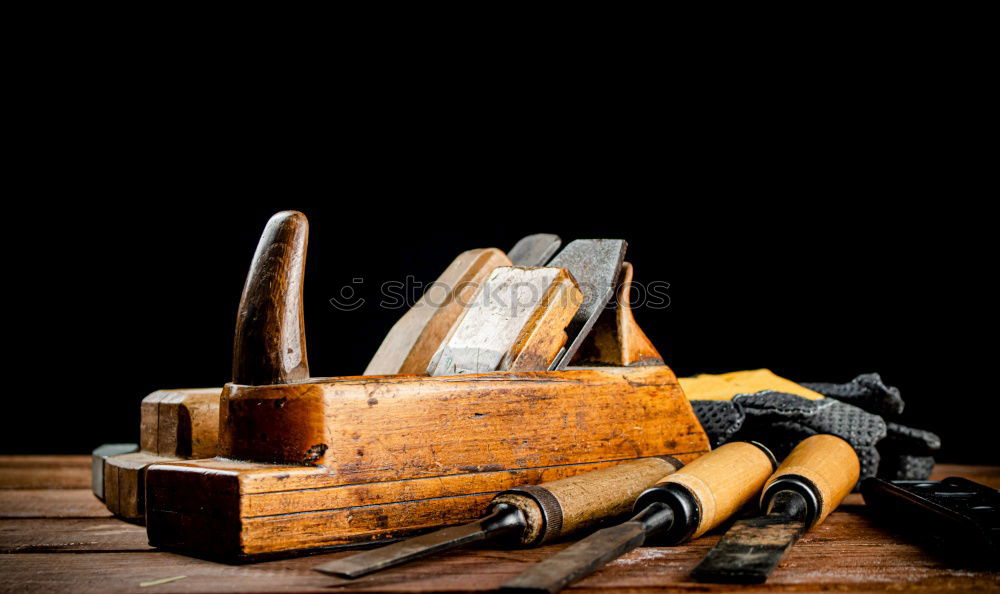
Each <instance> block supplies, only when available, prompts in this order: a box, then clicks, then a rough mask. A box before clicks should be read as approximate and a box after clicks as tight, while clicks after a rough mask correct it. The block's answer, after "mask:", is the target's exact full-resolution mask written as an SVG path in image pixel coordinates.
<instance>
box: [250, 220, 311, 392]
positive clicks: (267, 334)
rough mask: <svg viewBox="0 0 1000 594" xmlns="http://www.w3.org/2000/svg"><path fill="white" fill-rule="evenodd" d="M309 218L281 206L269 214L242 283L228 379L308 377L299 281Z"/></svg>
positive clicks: (257, 382)
mask: <svg viewBox="0 0 1000 594" xmlns="http://www.w3.org/2000/svg"><path fill="white" fill-rule="evenodd" d="M308 241H309V222H308V221H307V220H306V216H305V215H304V214H302V213H301V212H296V211H294V210H286V211H283V212H279V213H278V214H276V215H274V216H273V217H271V220H270V221H268V222H267V226H266V227H265V228H264V233H263V234H262V235H261V236H260V242H259V243H258V244H257V251H256V252H255V253H254V255H253V262H251V264H250V272H248V273H247V280H246V284H245V285H244V286H243V297H242V298H241V299H240V309H239V312H238V313H237V314H236V337H235V339H234V340H233V383H234V384H243V385H249V386H263V385H271V384H286V383H289V382H291V381H295V380H303V379H306V378H308V377H309V360H308V359H307V358H306V334H305V319H304V317H303V314H302V281H303V276H304V274H305V267H306V246H307V244H308Z"/></svg>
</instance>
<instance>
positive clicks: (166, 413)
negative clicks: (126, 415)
mask: <svg viewBox="0 0 1000 594" xmlns="http://www.w3.org/2000/svg"><path fill="white" fill-rule="evenodd" d="M221 394H222V389H221V388H199V389H185V390H160V391H158V392H154V393H153V395H152V396H153V397H154V398H156V399H157V401H158V406H157V417H158V419H157V425H156V435H157V437H156V449H155V450H152V451H155V452H156V453H158V454H159V455H161V456H174V457H177V458H211V457H212V456H215V450H216V447H217V446H218V443H219V397H220V395H221ZM147 398H149V397H148V396H147Z"/></svg>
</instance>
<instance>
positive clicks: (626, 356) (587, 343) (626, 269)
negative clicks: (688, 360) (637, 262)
mask: <svg viewBox="0 0 1000 594" xmlns="http://www.w3.org/2000/svg"><path fill="white" fill-rule="evenodd" d="M632 275H633V269H632V265H631V264H630V263H628V262H625V263H624V264H622V271H621V276H620V277H619V279H618V293H617V300H616V301H617V304H616V305H615V307H614V308H613V309H605V310H604V311H603V312H602V313H601V315H600V317H599V318H597V322H596V323H595V324H594V328H593V329H592V330H591V331H590V335H589V336H587V338H586V339H585V340H584V342H583V344H582V345H581V346H580V350H579V351H577V353H576V356H575V357H574V358H573V365H623V366H626V367H628V366H632V365H663V357H662V356H660V352H659V351H657V350H656V347H654V346H653V343H652V342H651V341H650V340H649V338H648V337H647V336H646V333H645V332H643V331H642V328H640V327H639V324H637V323H636V322H635V316H634V315H633V314H632Z"/></svg>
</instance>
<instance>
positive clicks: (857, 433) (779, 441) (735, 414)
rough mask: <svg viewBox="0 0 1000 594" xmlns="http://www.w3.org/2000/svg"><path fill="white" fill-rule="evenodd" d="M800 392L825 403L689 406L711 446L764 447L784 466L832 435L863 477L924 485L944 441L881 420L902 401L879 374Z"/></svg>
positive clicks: (780, 400) (766, 396)
mask: <svg viewBox="0 0 1000 594" xmlns="http://www.w3.org/2000/svg"><path fill="white" fill-rule="evenodd" d="M802 385H803V386H805V387H807V388H809V389H811V390H813V391H815V392H819V393H820V394H823V395H824V396H827V397H826V398H823V399H820V400H810V399H807V398H803V397H801V396H796V395H794V394H787V393H783V392H777V391H774V390H764V391H761V392H756V393H754V394H738V395H736V396H734V397H733V398H732V399H731V400H728V401H727V400H692V401H691V405H692V406H693V407H694V410H695V414H696V415H697V416H698V419H699V421H701V424H702V426H703V427H704V429H705V432H706V433H707V434H708V436H709V440H710V441H711V444H712V447H718V446H719V445H722V444H723V443H726V442H728V441H733V440H751V441H760V442H762V443H764V444H766V445H767V446H768V447H769V448H771V449H772V450H773V451H774V454H775V456H777V457H778V458H779V459H781V458H783V457H784V456H786V455H787V454H788V453H789V452H790V451H791V450H792V448H794V447H795V446H796V445H797V444H798V443H799V442H800V441H802V440H803V439H805V438H807V437H809V436H811V435H816V434H817V433H829V434H832V435H836V436H838V437H841V438H842V439H844V440H845V441H847V442H848V443H850V444H851V445H852V446H853V447H854V450H855V452H857V454H858V459H859V460H860V462H861V478H867V477H869V476H876V475H877V476H880V477H883V478H887V479H890V480H896V479H916V480H924V479H926V478H927V477H928V476H929V475H930V473H931V471H932V470H933V468H934V459H933V458H932V457H931V456H930V455H929V454H930V453H931V452H933V451H934V450H937V449H938V448H940V446H941V442H940V439H939V438H938V437H937V436H936V435H934V434H933V433H930V432H929V431H922V430H920V429H913V428H910V427H905V426H902V425H899V424H897V423H894V422H886V421H885V419H883V417H882V416H880V415H886V416H889V417H895V416H897V415H898V414H899V413H900V412H901V411H902V408H903V401H902V398H901V397H900V395H899V390H897V389H896V388H892V387H889V386H886V385H885V384H884V383H883V382H882V380H881V378H880V377H879V376H878V374H865V375H861V376H858V377H857V378H855V379H854V380H852V381H851V382H848V383H847V384H826V383H823V384H821V383H810V384H802ZM842 400H843V401H842Z"/></svg>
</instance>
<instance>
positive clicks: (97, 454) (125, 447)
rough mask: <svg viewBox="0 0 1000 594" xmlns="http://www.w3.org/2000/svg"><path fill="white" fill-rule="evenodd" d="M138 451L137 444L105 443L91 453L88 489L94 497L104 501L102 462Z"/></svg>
mask: <svg viewBox="0 0 1000 594" xmlns="http://www.w3.org/2000/svg"><path fill="white" fill-rule="evenodd" d="M138 451H139V444H137V443H106V444H104V445H102V446H99V447H98V448H97V449H95V450H94V451H93V452H91V454H90V456H91V460H90V473H91V474H90V489H91V491H92V492H93V493H94V496H95V497H97V498H98V499H100V500H101V501H104V461H105V460H106V459H107V458H109V457H111V456H119V455H121V454H131V453H133V452H138Z"/></svg>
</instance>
